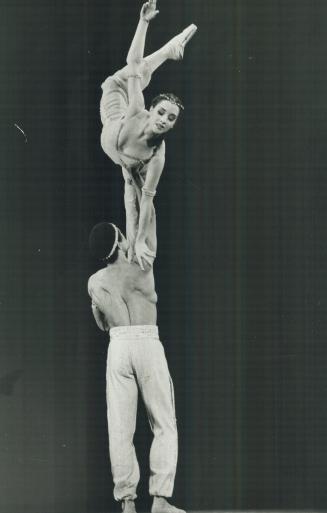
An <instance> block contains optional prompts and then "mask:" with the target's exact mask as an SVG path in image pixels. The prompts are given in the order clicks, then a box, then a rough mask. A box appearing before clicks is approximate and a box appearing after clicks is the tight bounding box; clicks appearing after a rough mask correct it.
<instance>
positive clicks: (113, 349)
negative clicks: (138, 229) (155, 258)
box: [88, 223, 185, 513]
mask: <svg viewBox="0 0 327 513" xmlns="http://www.w3.org/2000/svg"><path fill="white" fill-rule="evenodd" d="M92 233H93V237H92V244H93V246H94V247H97V246H99V247H100V248H101V251H104V254H100V253H99V251H97V256H98V258H101V259H103V258H106V259H107V260H106V261H107V265H106V267H105V268H104V269H101V270H100V271H98V272H96V273H95V274H93V275H92V276H91V277H90V279H89V282H88V291H89V295H90V296H91V298H92V311H93V315H94V317H95V320H96V322H97V325H98V326H99V328H100V329H101V330H103V331H109V334H110V344H109V348H108V359H107V415H108V430H109V449H110V460H111V469H112V475H113V480H114V484H115V487H114V497H115V499H116V500H117V501H121V502H122V507H123V511H124V513H135V506H134V499H135V498H136V497H137V495H136V489H137V485H138V481H139V478H140V473H139V466H138V462H137V458H136V453H135V448H134V445H133V437H134V432H135V427H136V414H137V398H138V393H140V394H141V396H142V399H143V401H144V403H145V406H146V411H147V413H148V419H149V423H150V427H151V429H152V432H153V436H154V437H153V442H152V446H151V451H150V480H149V493H150V495H151V496H153V505H152V513H185V512H184V511H183V510H180V509H177V508H175V507H174V506H172V505H171V504H169V502H168V501H167V498H169V497H171V496H172V493H173V487H174V479H175V473H176V465H177V451H178V442H177V427H176V417H175V401H174V388H173V383H172V380H171V377H170V374H169V370H168V365H167V361H166V357H165V352H164V348H163V345H162V344H161V342H160V340H159V334H158V327H157V325H156V323H157V308H156V303H157V295H156V292H155V284H154V276H153V268H152V265H146V267H145V270H142V269H141V268H140V266H139V265H138V264H136V263H129V261H128V259H127V251H128V242H127V241H126V238H125V237H124V236H123V235H122V233H121V232H120V230H118V228H117V227H115V226H114V225H111V224H109V223H100V224H99V225H97V226H96V227H95V228H94V229H93V230H92V232H91V235H92ZM114 233H115V236H114ZM110 237H111V239H110ZM106 238H107V239H106ZM103 239H106V240H108V245H107V247H106V244H103ZM114 239H115V240H114ZM90 240H91V237H90ZM113 241H114V242H113ZM92 244H91V243H90V246H91V249H92Z"/></svg>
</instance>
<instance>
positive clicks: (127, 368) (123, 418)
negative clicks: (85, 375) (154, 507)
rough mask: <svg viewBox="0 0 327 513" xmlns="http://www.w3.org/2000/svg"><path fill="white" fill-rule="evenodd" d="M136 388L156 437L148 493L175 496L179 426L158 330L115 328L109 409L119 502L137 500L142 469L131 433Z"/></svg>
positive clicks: (109, 363) (110, 358) (110, 355)
mask: <svg viewBox="0 0 327 513" xmlns="http://www.w3.org/2000/svg"><path fill="white" fill-rule="evenodd" d="M138 390H139V391H140V393H141V396H142V399H143V401H144V404H145V407H146V410H147V413H148V419H149V423H150V426H151V429H152V432H153V435H154V438H153V442H152V445H151V450H150V484H149V492H150V495H159V496H163V497H171V496H172V493H173V487H174V479H175V473H176V464H177V450H178V445H177V428H176V417H175V404H174V389H173V383H172V380H171V377H170V374H169V370H168V365H167V360H166V357H165V352H164V348H163V345H162V344H161V342H160V340H159V336H158V328H157V326H121V327H117V328H112V329H111V330H110V344H109V349H108V359H107V413H108V429H109V450H110V460H111V470H112V475H113V480H114V484H115V487H114V497H115V499H116V500H122V499H135V498H136V487H137V484H138V482H139V478H140V471H139V466H138V462H137V459H136V454H135V448H134V444H133V437H134V433H135V427H136V413H137V399H138Z"/></svg>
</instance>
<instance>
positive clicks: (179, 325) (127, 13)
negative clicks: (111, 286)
mask: <svg viewBox="0 0 327 513" xmlns="http://www.w3.org/2000/svg"><path fill="white" fill-rule="evenodd" d="M140 6H141V3H139V2H137V1H132V0H125V1H124V2H123V1H120V2H118V1H117V2H114V1H113V0H107V1H106V2H104V1H101V2H100V1H94V2H91V0H84V1H82V0H76V1H73V0H66V1H64V0H59V1H57V2H54V1H47V2H44V1H41V0H30V1H29V2H28V3H24V2H23V1H17V0H16V1H14V2H10V1H9V0H3V2H2V4H1V8H0V11H1V19H2V29H1V36H0V37H1V45H0V52H1V83H0V91H1V121H0V130H1V132H0V135H1V143H2V144H1V152H0V158H1V175H0V176H1V187H0V194H1V203H0V205H1V210H2V212H1V216H0V227H1V245H0V263H1V275H0V278H1V290H0V294H1V297H0V316H1V320H0V322H1V348H2V349H1V359H0V371H1V374H0V411H1V428H0V436H1V448H0V450H1V466H0V468H1V476H0V482H1V488H2V491H1V493H0V503H1V511H3V513H16V512H17V513H23V512H29V511H31V512H33V513H37V512H40V513H41V512H42V513H54V512H55V513H71V512H76V513H77V512H84V511H87V512H89V513H94V512H98V511H99V512H100V511H102V512H104V511H111V510H115V511H118V510H119V506H118V504H116V503H114V501H113V499H112V486H113V485H112V479H111V475H110V466H109V461H108V454H107V453H108V443H107V428H106V410H105V359H106V349H107V340H106V337H105V335H104V334H103V333H101V332H100V331H98V330H97V327H96V325H95V323H94V321H93V319H92V317H91V312H90V301H89V298H88V296H87V290H86V283H87V279H88V277H89V275H90V274H92V273H93V272H94V271H95V270H96V269H97V268H98V266H97V263H96V262H94V261H92V259H91V258H90V257H89V255H88V249H87V237H88V233H89V230H90V228H91V227H92V226H93V224H95V223H96V222H98V221H101V220H104V219H108V220H112V221H114V222H116V223H117V224H118V225H120V226H121V227H123V223H124V210H123V182H122V178H121V173H120V170H119V168H118V167H117V166H115V165H114V164H113V163H111V162H110V160H109V159H108V158H107V157H106V155H105V154H104V153H103V151H102V150H101V147H100V142H99V137H100V130H101V124H100V120H99V100H100V94H101V90H100V84H101V82H102V81H103V80H104V79H105V77H106V76H107V75H109V74H110V73H112V72H113V71H115V70H116V69H118V68H120V67H122V66H123V64H124V58H125V55H126V53H127V51H128V46H129V43H130V41H131V39H132V36H133V32H134V29H135V26H136V23H137V19H138V12H139V9H140ZM158 7H159V8H160V14H159V16H158V17H157V19H156V20H155V21H154V22H153V23H152V25H151V27H150V30H149V34H148V39H147V46H146V53H150V52H152V51H154V50H156V49H157V48H158V47H159V46H161V45H162V44H163V43H164V42H166V41H167V40H168V39H169V38H170V37H172V36H173V35H175V34H176V33H177V32H179V31H180V30H182V29H183V28H184V27H185V26H187V25H188V24H189V23H192V22H193V23H196V24H197V25H198V27H199V31H198V33H197V35H196V37H195V38H194V39H193V40H192V42H191V43H190V45H189V46H188V47H187V50H186V53H185V58H184V60H183V62H182V63H175V62H168V63H167V64H165V65H164V66H163V67H162V68H160V70H159V71H158V72H157V73H156V74H155V75H154V76H153V80H152V82H151V85H150V86H149V88H148V89H147V90H146V92H145V95H146V100H147V101H149V99H150V98H151V97H152V96H154V95H155V94H157V93H159V92H163V91H172V92H174V93H175V94H177V95H179V96H180V97H181V98H182V99H183V100H184V103H185V106H186V109H185V114H184V115H183V118H182V119H181V120H179V122H178V125H177V126H176V129H175V131H174V132H173V133H171V134H169V136H168V137H167V152H166V153H167V160H166V166H165V170H164V173H163V176H162V179H161V182H160V186H159V189H158V195H157V197H156V200H155V202H156V208H157V215H158V237H159V254H158V258H157V261H156V264H155V274H156V284H157V291H158V294H159V305H158V307H159V322H158V324H159V329H160V333H161V338H162V341H163V343H164V344H165V347H166V354H167V358H168V361H169V365H170V370H171V374H172V376H173V379H174V382H175V392H176V403H177V417H178V426H179V433H180V452H179V467H178V473H177V479H176V486H175V501H176V503H178V504H180V505H181V506H184V507H185V508H187V509H194V510H195V509H224V508H225V509H243V508H244V509H246V508H253V509H254V508H257V509H264V508H270V509H288V508H289V509H304V510H308V509H313V508H321V509H327V488H326V484H325V481H326V471H327V439H326V427H327V414H326V396H327V378H326V349H325V343H326V334H327V317H326V308H327V293H326V290H327V289H326V273H327V268H326V263H325V260H326V256H327V255H326V253H327V244H326V212H327V206H326V191H327V189H326V186H327V183H326V164H327V149H326V148H327V145H326V136H327V124H326V113H327V102H326V90H327V64H326V49H327V34H326V18H327V4H326V2H325V1H323V0H320V1H319V0H316V1H315V2H311V1H309V0H297V1H293V0H288V1H285V0H284V1H283V2H282V1H281V0H265V1H262V0H261V1H259V0H248V1H247V0H244V1H241V0H234V1H227V0H206V1H200V0H197V1H196V0H193V1H190V0H189V1H186V0H184V1H182V0H178V1H177V0H175V1H173V0H162V1H161V2H158ZM15 124H16V125H18V127H20V128H21V129H22V130H23V131H24V133H25V134H26V137H27V140H26V137H25V136H24V135H23V133H22V132H21V131H20V130H19V128H17V127H16V126H15ZM150 441H151V436H150V432H149V428H148V427H147V422H146V419H145V415H144V411H143V410H142V409H141V410H140V416H139V421H138V432H137V435H136V445H137V450H138V456H139V460H140V464H141V470H142V481H141V483H140V487H139V499H138V507H139V509H140V510H142V509H145V508H148V507H149V506H150V500H149V498H148V495H147V474H148V468H147V466H148V463H147V461H148V449H149V444H150Z"/></svg>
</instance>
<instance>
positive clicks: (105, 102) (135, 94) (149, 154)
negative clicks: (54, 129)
mask: <svg viewBox="0 0 327 513" xmlns="http://www.w3.org/2000/svg"><path fill="white" fill-rule="evenodd" d="M158 12H159V11H158V10H156V0H149V1H148V2H146V3H145V4H144V5H143V6H142V9H141V13H140V20H139V23H138V26H137V29H136V32H135V35H134V38H133V41H132V44H131V47H130V49H129V52H128V55H127V59H126V62H127V66H125V67H124V68H123V69H121V70H119V71H117V72H116V73H115V74H114V75H112V76H110V77H108V78H107V79H106V80H105V82H104V83H103V84H102V89H103V94H102V98H101V103H100V114H101V120H102V123H103V129H102V134H101V145H102V148H103V150H104V152H105V153H106V154H107V155H108V156H109V157H110V158H111V159H112V160H113V161H114V162H115V163H116V164H118V165H120V166H121V167H122V171H123V176H124V179H125V208H126V233H127V237H128V240H129V244H130V251H129V259H130V261H131V259H132V257H133V255H134V251H135V254H136V257H137V260H138V262H139V264H140V266H141V268H142V269H144V262H146V263H148V264H149V265H152V262H153V258H154V257H155V255H156V246H157V242H156V226H155V210H154V206H153V197H154V196H155V194H156V188H157V185H158V182H159V179H160V175H161V173H162V170H163V167H164V163H165V143H164V140H163V139H164V135H165V134H166V133H167V132H168V131H169V130H171V129H172V128H173V126H174V125H175V123H176V120H177V118H178V116H179V113H180V111H181V110H182V109H183V105H182V103H181V101H180V100H179V98H177V96H175V95H173V94H170V93H165V94H160V95H159V96H157V97H156V98H155V99H154V100H153V101H152V104H151V107H150V110H146V109H145V105H144V97H143V93H142V91H143V89H144V88H145V87H146V86H147V85H148V84H149V82H150V79H151V75H152V73H153V71H155V70H156V69H157V68H158V67H159V66H160V65H161V64H162V63H163V62H165V61H166V60H167V59H173V60H180V59H182V58H183V53H184V48H185V45H186V43H187V42H188V41H189V40H190V39H191V37H192V36H193V35H194V33H195V32H196V30H197V27H196V26H195V25H190V26H189V27H187V28H186V29H185V30H184V31H183V32H182V33H181V34H179V35H177V36H175V37H174V38H173V39H171V40H170V41H169V42H168V43H167V44H166V45H165V46H163V47H162V48H160V49H159V50H158V51H157V52H155V53H153V54H151V55H149V56H147V57H145V58H144V57H143V54H144V45H145V36H146V32H147V29H148V25H149V22H150V21H151V20H152V19H153V18H154V17H155V16H156V15H157V14H158Z"/></svg>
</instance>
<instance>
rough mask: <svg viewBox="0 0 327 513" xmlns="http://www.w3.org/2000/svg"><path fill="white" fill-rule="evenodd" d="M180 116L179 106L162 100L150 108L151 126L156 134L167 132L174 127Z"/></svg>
mask: <svg viewBox="0 0 327 513" xmlns="http://www.w3.org/2000/svg"><path fill="white" fill-rule="evenodd" d="M178 116H179V107H178V106H177V105H175V104H174V103H171V102H170V101H168V100H162V101H161V102H159V103H158V104H157V105H156V106H155V107H151V109H150V127H151V129H152V131H153V133H155V134H158V135H159V134H165V133H166V132H168V131H169V130H171V129H172V128H173V126H174V125H175V123H176V120H177V118H178Z"/></svg>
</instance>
